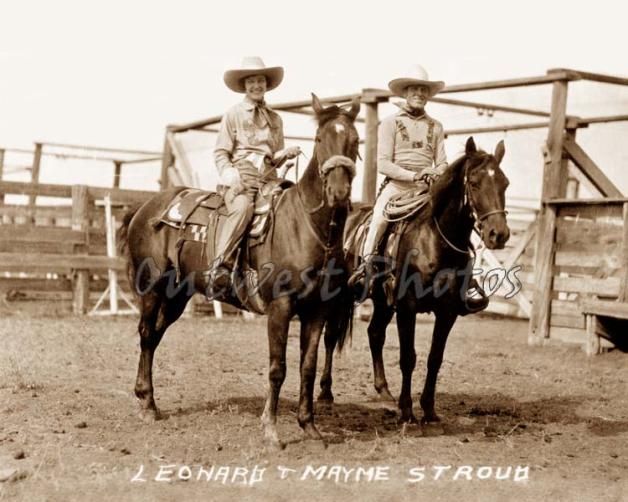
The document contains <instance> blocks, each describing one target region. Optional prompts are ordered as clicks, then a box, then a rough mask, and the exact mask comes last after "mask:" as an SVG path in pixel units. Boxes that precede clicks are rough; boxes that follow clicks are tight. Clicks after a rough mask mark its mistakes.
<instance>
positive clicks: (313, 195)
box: [297, 151, 323, 207]
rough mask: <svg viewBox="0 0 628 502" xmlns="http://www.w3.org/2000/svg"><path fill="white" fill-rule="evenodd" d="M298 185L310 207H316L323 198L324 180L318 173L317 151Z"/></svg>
mask: <svg viewBox="0 0 628 502" xmlns="http://www.w3.org/2000/svg"><path fill="white" fill-rule="evenodd" d="M297 185H298V187H299V191H300V192H301V197H302V198H303V201H304V202H305V203H306V205H307V206H308V207H316V206H318V205H319V204H320V203H321V201H322V200H323V181H322V180H321V178H320V175H319V174H318V160H317V158H316V151H314V153H313V154H312V160H310V163H309V164H308V166H307V168H306V169H305V172H304V173H303V176H301V179H300V180H299V181H298V182H297Z"/></svg>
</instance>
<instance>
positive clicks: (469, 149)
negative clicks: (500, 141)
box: [465, 136, 478, 155]
mask: <svg viewBox="0 0 628 502" xmlns="http://www.w3.org/2000/svg"><path fill="white" fill-rule="evenodd" d="M477 151H478V149H477V147H476V146H475V141H473V136H469V139H468V140H467V144H466V145H465V153H466V154H467V155H473V154H474V153H475V152H477Z"/></svg>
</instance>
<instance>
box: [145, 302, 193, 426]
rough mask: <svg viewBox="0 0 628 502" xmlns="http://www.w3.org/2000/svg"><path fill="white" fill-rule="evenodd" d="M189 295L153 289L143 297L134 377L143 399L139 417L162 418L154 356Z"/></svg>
mask: <svg viewBox="0 0 628 502" xmlns="http://www.w3.org/2000/svg"><path fill="white" fill-rule="evenodd" d="M188 299H189V297H188V296H187V295H185V294H181V293H180V294H178V295H176V296H174V297H172V298H166V297H164V296H161V295H160V294H158V293H157V292H155V291H151V292H149V293H147V294H145V295H144V296H142V297H141V300H140V301H141V317H140V323H139V327H138V331H139V334H140V349H141V353H140V361H139V365H138V368H137V379H136V381H135V395H136V396H137V398H138V399H139V402H140V417H141V418H142V420H144V421H146V422H152V421H155V420H157V419H159V417H160V415H159V410H158V409H157V406H156V404H155V398H154V395H153V357H154V355H155V350H156V349H157V346H158V345H159V342H160V341H161V338H162V336H163V334H164V332H165V331H166V329H167V328H168V326H170V325H171V324H172V323H173V322H174V321H176V320H177V319H178V318H179V317H180V316H181V314H182V313H183V311H184V310H185V305H186V304H187V301H188Z"/></svg>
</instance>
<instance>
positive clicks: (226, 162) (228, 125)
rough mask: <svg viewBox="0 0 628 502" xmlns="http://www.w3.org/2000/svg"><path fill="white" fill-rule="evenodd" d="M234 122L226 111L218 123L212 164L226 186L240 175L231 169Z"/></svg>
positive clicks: (235, 181) (231, 183) (235, 180)
mask: <svg viewBox="0 0 628 502" xmlns="http://www.w3.org/2000/svg"><path fill="white" fill-rule="evenodd" d="M235 134H236V127H235V120H234V116H233V112H232V111H231V110H228V111H227V113H225V114H224V115H223V117H222V120H221V121H220V128H219V130H218V137H217V138H216V147H215V148H214V163H215V164H216V169H217V170H218V174H219V175H220V179H221V180H222V182H223V183H224V184H225V185H227V186H232V185H234V184H236V183H237V182H238V180H239V179H240V173H239V172H238V170H237V169H236V168H235V167H233V164H232V162H231V154H232V152H233V147H234V144H235Z"/></svg>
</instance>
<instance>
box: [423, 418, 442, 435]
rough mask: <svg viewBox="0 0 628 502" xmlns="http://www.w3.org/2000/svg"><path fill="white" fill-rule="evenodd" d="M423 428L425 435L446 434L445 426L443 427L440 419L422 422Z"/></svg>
mask: <svg viewBox="0 0 628 502" xmlns="http://www.w3.org/2000/svg"><path fill="white" fill-rule="evenodd" d="M421 429H423V435H424V436H430V437H434V436H442V435H444V434H445V428H444V427H443V424H442V423H441V422H440V421H435V422H427V421H425V422H422V423H421Z"/></svg>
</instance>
